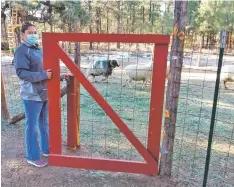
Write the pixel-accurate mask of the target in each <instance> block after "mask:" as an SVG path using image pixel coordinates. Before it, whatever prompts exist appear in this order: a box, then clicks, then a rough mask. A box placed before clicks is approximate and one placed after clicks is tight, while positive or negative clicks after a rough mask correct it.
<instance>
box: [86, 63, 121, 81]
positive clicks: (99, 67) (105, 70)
mask: <svg viewBox="0 0 234 187" xmlns="http://www.w3.org/2000/svg"><path fill="white" fill-rule="evenodd" d="M116 67H119V65H118V63H117V61H116V60H98V61H95V62H91V63H90V64H89V68H88V70H87V72H86V75H87V78H88V77H89V76H92V77H93V81H94V82H97V81H96V79H95V76H101V75H103V76H104V77H105V78H104V79H102V80H103V81H104V80H106V79H107V78H108V76H110V75H111V74H112V71H113V69H114V68H116Z"/></svg>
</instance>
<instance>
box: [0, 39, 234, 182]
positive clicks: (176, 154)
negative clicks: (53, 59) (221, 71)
mask: <svg viewBox="0 0 234 187" xmlns="http://www.w3.org/2000/svg"><path fill="white" fill-rule="evenodd" d="M190 41H191V43H190V48H185V55H184V67H183V69H182V77H181V87H180V96H179V102H178V111H177V122H176V134H175V144H174V149H173V169H172V171H173V175H172V177H173V178H174V179H176V180H180V181H182V183H183V184H184V185H187V186H201V185H202V180H203V176H204V168H205V162H206V150H207V142H208V136H209V130H210V129H209V128H210V121H211V112H212V103H213V96H214V89H215V80H216V71H217V62H218V47H219V46H218V45H217V46H216V47H214V48H213V49H203V51H202V53H200V52H199V48H198V47H197V46H199V44H198V43H197V41H196V40H194V39H190ZM69 46H70V49H69V47H67V49H66V47H64V48H65V51H66V52H69V51H70V52H71V53H70V54H69V55H70V56H71V58H72V59H73V56H74V54H73V51H74V44H73V43H71V44H70V45H69ZM93 46H94V49H93V50H89V44H87V43H86V44H82V43H81V64H80V66H81V70H82V72H83V73H86V72H87V71H88V69H89V67H90V66H89V65H90V64H91V63H94V62H96V61H98V60H106V59H110V60H117V62H118V64H119V65H120V67H117V68H115V69H114V71H113V72H112V75H111V76H109V77H108V79H107V80H104V81H103V80H102V77H99V76H97V77H96V80H97V82H94V80H93V79H92V76H90V77H89V80H90V81H91V82H92V83H93V85H94V86H95V88H96V89H97V90H98V91H99V92H100V93H101V94H102V96H103V97H104V98H105V99H106V100H107V101H108V102H109V103H110V105H111V106H112V107H113V108H114V109H115V111H116V112H117V113H118V115H119V116H120V117H121V118H122V119H123V121H124V122H125V123H126V124H127V125H128V127H129V128H130V129H131V130H132V131H133V133H134V134H135V135H136V136H137V137H138V138H139V140H140V141H141V142H142V143H143V145H145V146H146V145H147V136H148V126H147V124H148V118H149V102H150V95H151V83H150V81H149V82H148V83H147V85H146V86H145V87H144V88H143V89H142V82H141V83H139V82H138V81H134V80H133V81H132V83H131V87H129V85H126V86H125V87H123V86H124V84H125V82H126V78H127V76H126V74H125V70H124V69H125V67H126V66H128V65H130V64H138V65H140V64H146V63H148V62H150V61H151V60H152V51H151V49H152V48H151V47H152V46H151V45H148V44H142V45H139V46H137V45H130V44H122V43H121V48H120V50H116V43H115V44H114V43H113V44H111V43H110V44H109V45H108V44H102V43H93ZM198 60H199V61H200V63H199V67H197V66H196V65H197V62H198ZM1 61H2V63H1V67H2V74H3V78H4V83H5V89H6V98H7V104H8V110H9V112H10V115H11V116H14V115H17V114H18V113H21V112H23V106H22V104H21V101H20V96H19V83H18V78H17V76H16V74H15V71H14V67H13V66H12V65H11V60H4V58H2V59H1ZM233 62H234V57H233V55H230V53H228V54H225V56H224V62H223V65H228V64H229V65H230V64H233ZM60 67H61V73H69V71H68V69H67V68H66V67H65V65H64V64H63V63H62V62H61V64H60ZM66 84H67V83H66V82H65V81H63V82H61V87H63V86H65V85H66ZM227 86H228V89H225V88H224V85H223V82H221V83H220V88H219V99H218V106H217V114H216V119H215V133H214V138H213V144H212V154H211V161H210V170H209V177H208V186H214V185H216V186H233V185H234V181H233V178H234V170H233V168H234V135H233V134H234V92H233V89H234V85H233V83H228V84H227ZM61 115H62V134H63V138H62V139H63V144H64V150H63V152H64V154H72V155H74V154H75V155H82V156H90V157H104V158H115V159H127V160H134V161H135V160H137V161H143V160H142V158H141V156H140V155H139V154H138V153H137V152H136V151H135V149H134V148H133V147H132V146H131V144H130V143H129V142H128V141H127V140H126V138H125V137H124V136H123V135H122V133H121V132H120V131H119V129H118V128H117V127H116V126H115V124H113V123H112V121H111V120H110V119H109V118H108V117H107V116H106V114H105V112H104V111H103V110H102V109H101V108H100V107H99V106H98V104H97V103H96V102H95V101H94V100H93V99H92V97H91V96H90V95H89V94H88V92H87V91H86V90H85V89H84V88H83V87H81V91H80V141H81V147H80V148H79V149H78V150H77V151H76V152H75V153H74V152H73V151H70V150H67V149H66V143H67V142H66V141H67V98H66V96H64V97H63V98H61Z"/></svg>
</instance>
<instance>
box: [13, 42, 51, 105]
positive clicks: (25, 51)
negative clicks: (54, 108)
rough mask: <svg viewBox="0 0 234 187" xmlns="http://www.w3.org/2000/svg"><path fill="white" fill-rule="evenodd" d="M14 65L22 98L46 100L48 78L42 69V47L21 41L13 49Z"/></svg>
mask: <svg viewBox="0 0 234 187" xmlns="http://www.w3.org/2000/svg"><path fill="white" fill-rule="evenodd" d="M14 66H15V69H16V74H17V76H18V77H19V78H20V94H21V98H22V99H24V100H33V101H46V100H47V87H46V82H45V80H47V79H48V77H47V73H46V71H45V70H44V69H43V53H42V49H41V48H39V47H37V46H30V45H29V44H27V43H26V42H23V43H22V44H21V45H20V46H19V47H18V48H17V49H16V51H15V56H14Z"/></svg>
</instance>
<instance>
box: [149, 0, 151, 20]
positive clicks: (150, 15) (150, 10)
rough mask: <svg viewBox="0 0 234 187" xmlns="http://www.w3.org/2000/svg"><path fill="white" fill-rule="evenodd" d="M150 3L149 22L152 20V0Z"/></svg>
mask: <svg viewBox="0 0 234 187" xmlns="http://www.w3.org/2000/svg"><path fill="white" fill-rule="evenodd" d="M149 5H150V7H149V22H150V21H151V17H152V0H150V2H149Z"/></svg>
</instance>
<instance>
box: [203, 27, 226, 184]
mask: <svg viewBox="0 0 234 187" xmlns="http://www.w3.org/2000/svg"><path fill="white" fill-rule="evenodd" d="M226 33H227V32H226V31H225V30H222V31H221V33H220V51H219V61H218V70H217V77H216V83H215V92H214V99H213V108H212V115H211V122H210V133H209V139H208V147H207V153H206V165H205V173H204V178H203V187H206V184H207V178H208V172H209V165H210V155H211V145H212V139H213V133H214V124H215V115H216V109H217V101H218V94H219V82H220V73H221V69H222V62H223V54H224V48H225V45H226Z"/></svg>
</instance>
